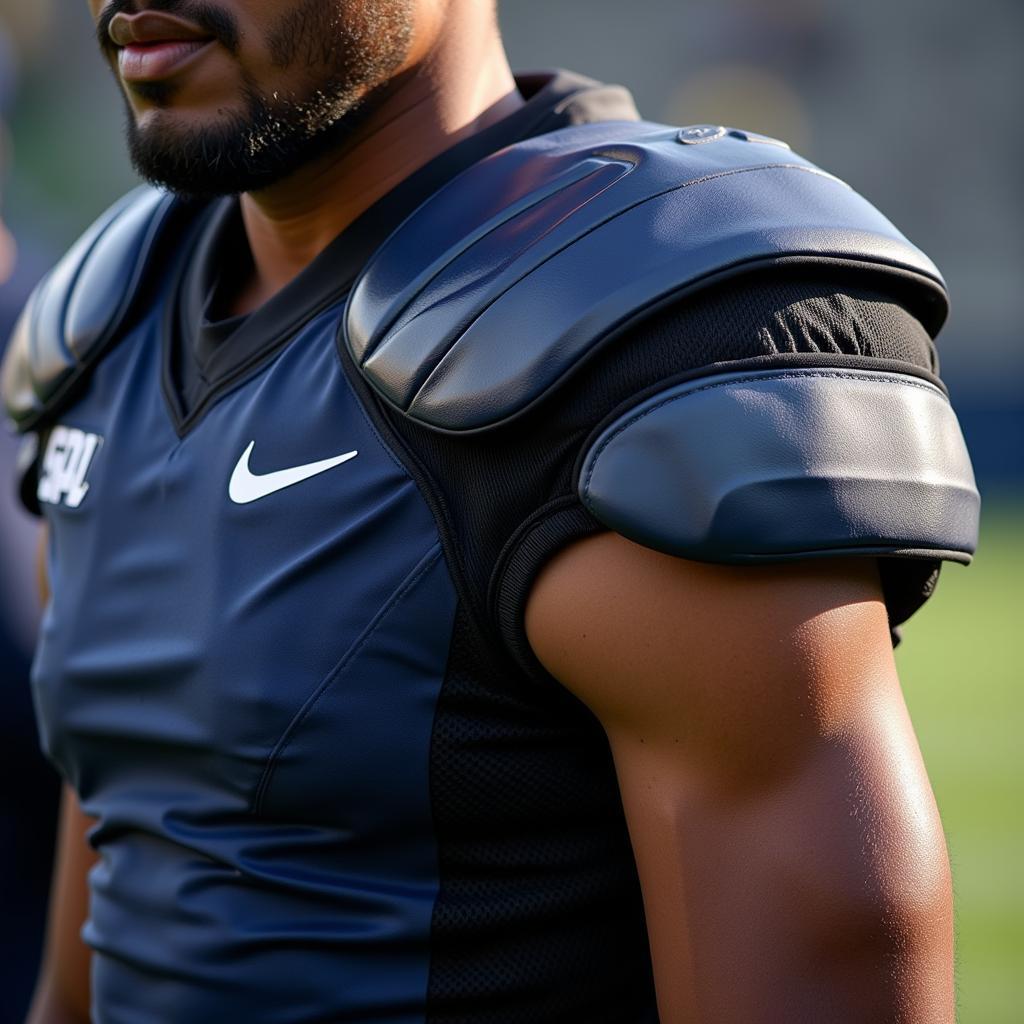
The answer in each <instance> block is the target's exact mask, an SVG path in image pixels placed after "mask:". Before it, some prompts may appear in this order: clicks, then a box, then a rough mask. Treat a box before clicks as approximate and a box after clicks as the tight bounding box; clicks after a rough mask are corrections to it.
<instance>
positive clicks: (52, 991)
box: [28, 785, 97, 1024]
mask: <svg viewBox="0 0 1024 1024" xmlns="http://www.w3.org/2000/svg"><path fill="white" fill-rule="evenodd" d="M92 824H93V820H92V819H91V818H90V817H89V816H88V815H86V814H85V813H84V812H83V811H82V809H81V807H80V806H79V804H78V800H77V798H76V797H75V794H74V791H73V790H72V789H71V788H70V786H67V785H65V786H64V790H63V793H62V795H61V809H60V828H59V830H58V837H57V855H56V858H55V860H54V872H53V884H52V886H51V890H50V912H49V915H48V918H47V924H46V945H45V948H44V951H43V963H42V968H41V970H40V974H39V981H38V984H37V986H36V994H35V999H34V1000H33V1003H32V1009H31V1011H30V1013H29V1017H28V1022H29V1024H87V1022H88V1020H89V1001H90V990H89V969H90V961H91V954H90V951H89V948H88V946H86V945H85V943H84V942H83V941H82V938H81V935H80V932H81V929H82V925H83V924H84V923H85V920H86V918H87V916H88V913H89V896H88V881H87V876H88V873H89V869H90V868H91V867H92V866H93V864H95V863H96V859H97V858H96V854H95V852H94V851H93V850H92V848H91V847H90V846H89V844H88V841H87V839H86V833H87V832H88V830H89V828H90V827H91V826H92Z"/></svg>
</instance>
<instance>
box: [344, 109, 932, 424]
mask: <svg viewBox="0 0 1024 1024" xmlns="http://www.w3.org/2000/svg"><path fill="white" fill-rule="evenodd" d="M794 264H803V265H807V266H809V267H817V268H821V267H824V266H829V267H835V266H843V267H844V266H853V267H864V268H870V269H871V270H873V271H875V272H877V273H878V274H881V275H888V276H890V277H892V278H893V279H897V278H898V279H899V280H900V281H901V286H903V287H904V290H905V292H906V294H907V295H908V296H909V298H908V301H909V302H910V303H911V305H912V306H913V313H914V315H915V316H916V317H917V318H918V319H919V320H920V321H921V322H922V323H923V324H924V325H925V326H926V328H927V329H928V331H929V332H930V333H931V334H933V335H934V334H935V333H937V331H938V329H939V327H940V326H941V324H942V322H943V320H944V318H945V315H946V296H945V289H944V285H943V282H942V278H941V276H940V274H939V272H938V270H937V269H936V268H935V266H934V265H933V264H932V262H931V261H930V260H929V259H928V257H927V256H925V255H924V254H923V253H922V252H921V251H920V250H918V249H917V248H916V247H915V246H913V245H912V244H911V243H910V242H909V241H907V239H906V238H904V237H903V235H902V234H900V232H899V231H898V230H897V229H896V228H895V227H893V225H892V224H891V223H890V222H889V221H888V220H887V219H886V218H885V217H884V216H882V214H880V213H879V212H878V211H877V210H876V209H875V208H874V207H873V206H871V204H870V203H868V202H867V201H866V200H865V199H863V198H862V197H861V196H859V195H858V194H857V193H856V192H854V191H853V190H852V189H850V188H849V187H848V186H847V185H845V184H844V183H843V182H841V181H840V180H839V179H837V178H835V177H834V176H832V175H830V174H827V173H826V172H824V171H822V170H821V169H819V168H817V167H815V166H814V165H813V164H811V163H810V162H809V161H807V160H805V159H803V158H802V157H800V156H798V155H796V154H794V153H793V152H792V151H791V150H789V148H788V147H787V146H785V144H784V143H780V142H777V141H776V140H772V139H767V138H764V137H763V136H759V135H755V134H753V133H750V132H744V131H738V130H732V129H725V128H717V127H708V126H698V127H695V128H687V129H677V128H669V127H666V126H662V125H655V124H649V123H644V122H640V123H629V122H621V123H618V122H616V123H612V122H609V123H603V124H594V125H586V126H582V127H577V128H571V129H566V130H564V131H559V132H554V133H551V134H549V135H545V136H541V137H539V138H537V139H533V140H529V141H527V142H524V143H520V144H518V145H516V146H512V147H510V148H509V149H506V150H504V151H502V152H500V153H498V154H495V155H494V156H493V157H491V158H489V159H488V160H485V161H483V162H481V163H480V164H478V165H476V166H475V167H473V168H471V169H470V170H469V171H467V172H465V173H464V174H463V175H461V176H460V177H459V178H457V179H456V180H455V181H454V182H452V183H451V184H450V185H449V186H448V187H447V188H445V189H443V190H441V192H439V193H438V194H437V195H435V196H434V197H433V198H432V199H431V200H429V201H428V202H427V203H426V204H425V205H424V206H422V207H421V208H420V209H419V210H418V211H417V212H416V213H415V214H414V215H413V216H412V217H411V218H410V219H409V220H408V221H407V222H406V223H405V224H404V225H403V226H402V227H401V228H400V229H399V230H398V231H397V232H396V233H395V234H394V235H393V236H392V238H391V239H390V240H389V241H388V242H387V243H386V244H385V245H384V246H383V247H382V248H381V249H380V250H379V251H378V252H377V254H376V255H375V257H374V258H373V259H372V260H371V262H370V263H369V265H368V266H367V268H366V269H365V271H364V273H363V274H362V276H361V278H360V280H359V281H358V282H357V285H356V287H355V288H354V289H353V293H352V296H351V300H350V303H349V308H348V310H347V314H346V319H345V338H346V342H347V345H348V348H349V351H350V353H351V355H352V357H353V359H354V360H355V362H356V364H357V365H358V366H359V368H360V370H361V372H362V373H363V375H364V376H365V377H366V379H367V380H368V381H369V382H370V384H371V385H372V386H373V387H374V388H375V389H376V390H377V392H378V393H379V394H380V395H381V396H382V397H383V398H384V400H385V401H386V402H388V403H389V404H390V405H392V406H393V407H395V408H396V409H397V410H399V411H400V412H401V413H403V414H404V415H406V416H408V417H410V418H412V419H414V420H416V421H418V422H420V423H422V424H423V425H424V426H427V427H430V428H433V429H435V430H441V431H447V432H452V433H466V432H474V431H480V430H488V429H491V428H493V427H495V426H498V425H501V424H502V423H504V422H507V421H508V420H510V419H513V418H515V417H517V416H519V415H520V414H522V413H523V412H524V411H526V410H527V409H529V408H531V407H532V406H533V405H534V404H536V403H537V402H539V401H540V400H542V399H543V398H544V397H545V396H547V395H548V394H550V393H551V392H552V391H553V390H555V389H556V388H558V387H559V385H560V384H561V383H562V382H563V381H564V380H565V379H567V378H568V377H569V376H570V375H572V374H573V373H574V372H576V370H578V369H579V367H580V366H582V365H583V364H584V363H586V362H587V361H588V360H589V359H590V358H591V357H592V356H593V355H594V354H595V353H596V352H597V351H599V350H600V349H602V348H603V347H605V346H607V345H609V344H611V343H612V342H613V341H614V340H615V339H616V338H618V337H620V336H621V335H623V333H624V332H625V331H626V330H627V329H628V328H629V327H630V326H631V325H633V324H635V323H636V322H637V321H638V320H640V319H642V318H646V317H648V316H650V314H651V313H652V311H654V310H656V309H658V308H660V307H662V306H665V305H667V304H670V303H677V302H679V301H680V300H682V299H685V298H686V297H687V296H690V295H693V294H694V293H697V292H700V291H702V290H704V289H707V288H709V287H710V286H712V285H713V284H716V283H719V282H721V281H723V280H726V279H730V278H738V277H742V276H745V275H750V274H752V273H754V272H756V271H758V270H763V269H764V268H766V267H772V266H781V265H794ZM510 338H513V339H514V342H515V343H514V344H510V342H509V339H510Z"/></svg>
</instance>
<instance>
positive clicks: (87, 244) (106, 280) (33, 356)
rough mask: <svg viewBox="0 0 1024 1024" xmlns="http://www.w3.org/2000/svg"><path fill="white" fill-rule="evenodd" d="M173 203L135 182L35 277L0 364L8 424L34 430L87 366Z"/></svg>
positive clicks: (103, 343)
mask: <svg viewBox="0 0 1024 1024" xmlns="http://www.w3.org/2000/svg"><path fill="white" fill-rule="evenodd" d="M177 206H178V203H177V201H176V200H175V199H174V198H173V197H171V196H169V195H168V194H167V193H164V192H160V191H157V190H155V189H152V188H145V187H144V188H139V189H136V190H135V191H133V192H131V193H129V194H128V195H126V196H124V197H123V198H122V199H120V200H119V201H118V202H117V203H115V204H114V205H113V206H112V207H111V208H110V209H109V210H107V211H106V212H105V213H104V214H103V216H101V217H100V218H99V219H98V220H97V221H96V222H95V223H94V224H93V225H92V226H91V227H90V228H89V229H88V230H87V231H86V232H85V234H84V235H83V236H82V237H81V238H80V239H79V240H78V241H77V242H76V243H75V245H74V246H72V248H71V249H70V250H69V251H68V253H67V254H66V255H65V256H64V258H63V259H62V260H61V261H60V263H58V264H57V266H56V267H54V268H53V270H51V271H50V273H49V274H47V275H46V277H45V278H44V279H43V280H42V282H41V283H40V284H39V285H38V287H37V288H36V289H35V291H34V292H33V293H32V295H31V296H30V298H29V301H28V303H27V305H26V307H25V309H24V311H23V312H22V314H21V317H20V319H19V320H18V322H17V324H16V325H15V328H14V332H13V333H12V335H11V339H10V343H9V345H8V348H7V353H6V355H5V358H4V362H3V368H2V391H3V401H4V405H5V408H6V411H7V414H8V416H9V417H10V418H11V420H12V421H13V422H14V424H15V425H16V427H17V428H18V429H19V430H20V431H22V432H26V431H29V430H33V429H35V427H36V426H38V425H39V424H40V423H41V422H42V421H43V420H44V419H45V418H46V417H47V416H48V415H49V414H50V413H51V412H53V411H54V410H55V408H56V407H57V406H58V405H59V404H60V402H61V401H62V399H63V398H64V396H65V395H66V394H68V393H69V392H70V391H71V390H72V389H73V388H74V386H75V384H76V382H77V381H78V380H79V379H81V377H82V376H83V375H84V374H85V373H86V371H87V370H88V369H89V368H90V367H91V366H92V365H94V364H95V362H96V361H97V360H98V359H99V358H100V356H101V355H102V354H103V352H104V351H105V350H106V349H107V347H108V346H109V344H110V343H111V341H112V340H113V339H114V337H115V336H116V333H117V330H118V328H119V327H120V326H121V325H122V324H123V323H124V321H125V319H126V318H127V317H128V316H129V314H130V312H131V310H132V307H133V304H134V303H135V301H136V299H137V297H138V296H139V294H140V292H141V291H142V285H143V282H144V280H145V277H146V275H147V273H148V272H149V271H150V270H151V269H152V268H153V266H154V264H155V261H156V251H157V247H158V241H159V240H160V239H161V237H162V236H163V235H164V233H165V231H166V228H167V225H168V222H169V220H170V219H171V217H172V214H173V212H174V210H175V209H176V207H177Z"/></svg>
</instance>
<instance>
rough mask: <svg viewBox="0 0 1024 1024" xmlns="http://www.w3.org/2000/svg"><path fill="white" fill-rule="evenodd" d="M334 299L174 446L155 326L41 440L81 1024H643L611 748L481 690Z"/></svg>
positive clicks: (633, 896) (529, 688)
mask: <svg viewBox="0 0 1024 1024" xmlns="http://www.w3.org/2000/svg"><path fill="white" fill-rule="evenodd" d="M341 301H342V300H340V299H339V300H338V301H337V302H336V303H335V304H334V305H332V306H331V307H329V308H328V309H326V310H325V311H324V312H322V313H320V314H319V315H317V316H316V317H315V318H313V319H312V320H311V321H310V322H309V323H307V324H306V325H305V326H304V327H303V328H301V329H300V330H299V331H298V333H297V334H295V336H294V337H292V338H291V339H290V340H289V341H288V342H287V344H284V345H283V346H282V347H280V348H279V349H277V350H276V351H274V352H272V353H270V354H268V355H267V357H266V360H265V362H264V363H262V364H261V365H259V366H257V367H256V368H255V369H254V370H251V371H249V372H248V373H247V374H244V375H243V376H242V377H241V378H239V379H238V380H236V381H235V382H234V383H233V384H232V385H231V386H230V387H228V388H226V389H223V390H222V392H221V393H220V394H219V396H217V397H216V400H215V401H213V402H212V404H208V405H207V407H206V410H205V412H204V413H203V414H202V415H201V416H199V417H198V418H197V419H195V420H194V421H193V422H192V423H191V425H190V426H189V427H188V429H187V430H185V431H184V432H183V433H179V432H178V430H176V427H175V423H176V422H180V421H178V420H176V418H175V416H174V415H173V414H172V410H171V408H170V407H169V404H168V402H167V399H166V396H165V393H164V391H165V387H166V385H165V378H166V376H167V373H166V368H165V353H164V345H165V339H164V338H163V335H162V332H163V331H164V330H165V326H166V323H167V317H166V310H165V308H164V304H165V302H166V299H163V300H158V301H157V302H156V303H155V304H154V306H153V308H152V309H151V311H150V312H149V314H148V315H146V316H143V317H141V318H140V319H139V320H138V322H137V323H136V325H135V326H134V327H133V328H132V329H131V330H130V331H128V332H127V333H126V336H125V337H124V338H123V339H122V340H121V341H120V342H119V343H118V344H117V346H116V347H115V348H114V349H113V350H112V351H111V352H110V354H109V355H108V356H107V357H106V358H105V359H104V360H103V361H102V362H101V363H100V365H99V366H98V367H97V368H96V369H95V371H94V372H93V373H92V374H91V375H90V377H89V379H88V384H87V387H86V388H85V390H84V391H83V393H82V394H81V397H80V398H78V399H77V400H76V401H75V402H73V403H71V404H70V406H69V407H68V408H67V409H65V411H64V413H63V414H62V416H61V417H60V419H59V425H58V426H57V427H56V428H55V429H53V430H52V431H51V432H50V434H49V438H48V442H47V447H46V450H45V452H44V457H43V461H42V464H41V471H40V496H41V499H42V501H41V503H42V507H43V509H44V512H45V516H46V519H47V521H48V524H49V528H50V558H49V571H50V574H51V577H52V591H53V598H52V601H51V604H50V606H49V608H48V610H47V613H46V616H45V620H44V625H43V629H42V637H41V644H40V648H39V652H38V656H37V661H36V666H35V678H34V686H35V694H36V701H37V705H38V710H39V717H40V720H41V722H42V728H43V740H44V745H45V747H46V749H47V751H48V752H49V754H50V755H51V756H52V757H53V758H54V759H55V760H56V761H57V763H58V765H59V766H60V767H61V769H62V771H63V772H64V773H65V774H66V776H67V777H68V778H69V779H70V781H71V782H72V783H73V785H74V786H75V787H76V789H77V790H78V792H79V795H80V797H81V799H82V802H83V805H84V807H85V809H86V811H88V812H90V813H92V814H94V815H95V816H96V817H97V819H98V822H99V823H98V825H97V827H96V829H95V830H94V833H93V835H92V842H93V843H94V845H95V846H96V847H97V849H98V850H99V852H100V854H101V860H100V863H99V865H98V867H97V868H96V869H94V871H93V872H92V876H91V879H90V887H91V904H90V918H89V921H88V923H87V925H86V929H85V932H84V937H85V939H86V940H87V942H88V943H89V944H90V945H91V946H92V947H93V949H94V950H95V952H96V955H95V957H94V997H95V1013H96V1018H97V1020H98V1021H99V1022H100V1024H113V1022H117V1024H120V1022H125V1024H149V1022H154V1024H155V1022H157V1021H160V1022H164V1021H168V1020H175V1021H184V1020H188V1021H196V1022H205V1021H210V1022H213V1021H217V1022H219V1021H224V1020H239V1019H245V1020H246V1021H249V1022H254V1024H256V1022H261V1021H265V1022H268V1024H269V1022H273V1024H285V1022H292V1021H294V1022H297V1024H298V1022H303V1024H305V1022H311V1021H328V1020H330V1021H341V1020H351V1021H365V1020H370V1019H372V1020H380V1021H387V1022H389V1024H399V1022H402V1024H404V1022H410V1024H411V1022H429V1024H454V1022H456V1021H470V1020H471V1021H473V1022H481V1024H483V1022H488V1024H492V1022H493V1024H499V1022H504V1021H509V1022H511V1021H519V1020H536V1021H547V1020H552V1021H553V1020H556V1019H558V1020H563V1019H587V1020H589V1021H592V1022H598V1021H602V1022H607V1024H618V1022H620V1021H628V1022H629V1024H640V1022H646V1021H649V1020H650V1019H652V1015H653V1013H654V1009H653V1000H652V998H651V989H650V978H649V961H648V957H647V951H646V942H645V939H644V934H643V917H642V911H641V908H640V903H639V893H638V891H637V888H636V880H635V872H634V868H633V864H632V858H631V855H630V851H629V846H628V841H627V840H626V836H625V830H624V827H623V823H622V820H621V806H620V803H619V798H618V794H617V792H616V789H615V786H614V777H613V774H612V769H611V762H610V758H609V756H608V751H607V746H606V744H605V742H604V740H603V736H602V735H601V733H600V730H599V728H598V727H597V726H596V723H594V722H593V720H592V719H591V718H590V717H589V716H588V715H586V714H585V713H583V712H582V709H580V708H579V707H578V706H577V705H576V704H575V702H573V701H570V700H569V699H568V698H567V696H566V695H565V694H564V693H556V692H555V691H554V690H552V689H550V688H549V689H547V690H545V689H543V688H537V686H536V683H535V682H533V681H530V680H528V679H527V678H526V677H524V676H519V675H516V674H515V673H512V672H506V671H505V670H504V669H501V668H499V669H495V667H494V665H495V664H500V663H501V658H500V657H498V656H497V655H496V656H495V658H494V659H491V658H490V656H489V655H488V654H487V653H486V651H487V647H486V643H485V642H484V641H482V639H481V634H480V633H479V630H478V628H477V624H476V623H475V622H474V621H473V616H472V615H470V614H469V613H467V610H466V607H465V602H464V601H460V600H459V597H458V596H457V595H458V588H457V587H456V584H455V582H454V578H455V574H454V573H453V572H452V570H451V567H450V560H449V556H448V553H450V552H451V550H452V548H453V547H454V548H455V549H456V554H455V558H456V559H459V560H462V559H464V558H465V557H466V554H465V552H463V551H460V550H458V545H457V541H456V540H454V539H453V538H452V537H451V535H450V534H449V535H447V538H446V540H447V543H445V544H443V543H442V539H441V535H440V533H439V527H438V523H437V521H436V519H435V515H434V513H433V511H432V505H431V501H429V500H428V497H427V493H426V492H425V491H424V490H423V485H422V481H419V480H418V479H414V475H413V474H412V473H411V472H410V470H409V469H408V468H407V467H406V463H407V462H408V460H409V453H408V451H407V450H406V449H405V448H404V443H403V442H400V441H398V440H397V438H396V437H394V436H385V433H383V432H381V430H380V429H378V428H379V427H381V421H380V420H379V419H375V418H374V417H373V416H372V415H371V412H370V410H369V409H368V407H367V405H366V404H365V400H364V399H361V398H360V397H359V395H358V389H357V388H356V387H355V382H354V378H353V377H351V376H350V373H351V370H350V369H347V368H346V366H345V364H344V363H343V356H342V355H341V353H340V351H339V346H338V345H337V339H336V333H337V327H338V322H339V316H340V307H341ZM353 453H355V454H353ZM448 500H449V501H452V500H458V495H449V496H448ZM481 652H483V654H481Z"/></svg>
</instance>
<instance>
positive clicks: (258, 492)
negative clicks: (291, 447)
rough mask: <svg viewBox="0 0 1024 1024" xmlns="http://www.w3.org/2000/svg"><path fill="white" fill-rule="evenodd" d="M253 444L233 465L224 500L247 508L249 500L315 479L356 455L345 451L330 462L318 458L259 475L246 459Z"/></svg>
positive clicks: (254, 443)
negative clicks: (317, 460) (303, 463)
mask: <svg viewBox="0 0 1024 1024" xmlns="http://www.w3.org/2000/svg"><path fill="white" fill-rule="evenodd" d="M255 447H256V442H255V441H250V442H249V447H248V448H246V449H245V451H244V452H242V457H241V458H240V459H239V460H238V463H237V464H236V465H235V470H234V472H233V473H232V474H231V482H230V483H229V484H228V497H229V498H231V500H232V501H233V502H234V503H235V504H236V505H248V504H249V502H250V501H259V500H260V498H265V497H266V496H267V495H268V494H273V493H274V492H275V491H283V490H284V489H285V488H286V487H291V486H292V485H293V484H301V483H302V481H303V480H308V479H309V478H310V477H311V476H319V475H320V474H321V473H326V472H327V470H329V469H334V467H335V466H340V465H341V464H342V463H343V462H348V460H349V459H354V458H355V457H356V456H357V455H358V454H359V452H346V453H345V454H344V455H336V456H335V457H334V458H333V459H322V460H321V461H320V462H310V463H309V464H308V465H306V466H294V467H293V468H291V469H279V470H278V471H277V472H276V473H263V474H260V475H257V474H256V473H253V472H252V470H250V469H249V456H250V455H252V450H253V448H255Z"/></svg>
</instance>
